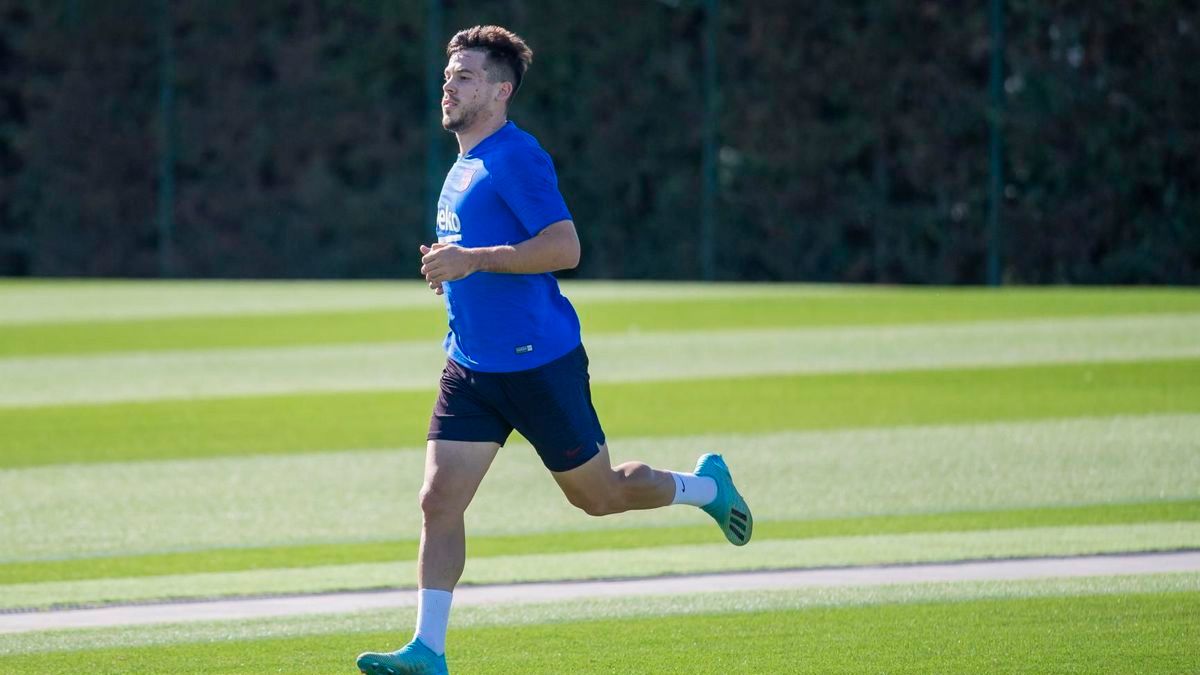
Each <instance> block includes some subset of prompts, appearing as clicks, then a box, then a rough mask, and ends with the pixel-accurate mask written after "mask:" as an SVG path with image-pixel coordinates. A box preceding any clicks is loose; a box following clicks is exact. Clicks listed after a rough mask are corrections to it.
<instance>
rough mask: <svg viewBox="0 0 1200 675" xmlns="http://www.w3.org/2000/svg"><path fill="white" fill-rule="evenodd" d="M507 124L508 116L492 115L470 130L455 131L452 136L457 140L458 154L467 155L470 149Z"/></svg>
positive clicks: (502, 114)
mask: <svg viewBox="0 0 1200 675" xmlns="http://www.w3.org/2000/svg"><path fill="white" fill-rule="evenodd" d="M507 122H508V116H507V115H505V114H504V112H500V113H497V114H496V115H492V116H490V117H488V118H487V119H482V120H479V121H478V122H476V123H475V124H473V125H472V126H471V128H470V129H465V130H463V131H456V132H455V133H454V135H455V136H456V137H457V138H458V152H459V153H460V154H463V155H465V154H467V153H468V152H470V151H471V148H473V147H475V146H476V145H479V142H480V141H482V140H483V139H485V138H487V137H488V136H491V135H492V134H494V133H496V130H498V129H499V128H500V127H502V126H504V125H505V124H506V123H507Z"/></svg>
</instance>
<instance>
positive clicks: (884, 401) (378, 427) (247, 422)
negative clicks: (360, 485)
mask: <svg viewBox="0 0 1200 675" xmlns="http://www.w3.org/2000/svg"><path fill="white" fill-rule="evenodd" d="M593 398H594V399H595V402H596V406H597V408H598V410H599V412H600V416H601V421H602V422H603V424H604V427H605V429H606V431H607V432H608V434H609V436H610V437H613V438H619V437H622V436H626V437H628V436H680V435H691V434H703V433H767V432H772V431H784V430H806V429H839V428H854V427H875V426H897V425H913V424H953V423H966V422H987V421H1000V420H1021V419H1031V420H1032V419H1046V418H1055V417H1079V416H1093V415H1095V416H1104V415H1117V414H1146V413H1171V412H1200V360H1196V359H1187V360H1169V361H1145V362H1135V363H1098V364H1071V365H1057V366H1041V367H1033V366H1029V367H1019V368H993V369H988V368H977V369H965V370H932V371H904V372H894V373H862V374H833V375H808V376H780V377H747V378H730V379H710V380H694V381H671V382H636V383H622V384H606V385H597V386H596V387H595V388H594V391H593ZM433 402H434V393H433V392H432V391H429V392H383V393H380V392H370V393H336V394H313V395H294V396H270V397H247V398H229V399H205V400H196V401H159V402H149V403H119V404H103V405H71V406H61V407H49V408H40V407H39V408H5V409H0V429H2V430H3V433H2V434H0V467H20V466H37V465H46V464H56V463H64V462H103V461H121V460H147V459H166V458H183V457H215V456H228V455H247V454H262V453H298V452H306V451H319V450H342V449H358V448H381V447H412V446H420V445H423V444H424V438H425V432H426V428H427V425H428V420H429V414H430V411H431V409H432V406H433Z"/></svg>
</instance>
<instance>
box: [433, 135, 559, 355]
mask: <svg viewBox="0 0 1200 675" xmlns="http://www.w3.org/2000/svg"><path fill="white" fill-rule="evenodd" d="M560 220H571V213H570V212H569V211H568V210H567V205H566V203H565V202H563V198H562V194H561V193H559V191H558V178H557V176H555V173H554V164H553V163H552V162H551V161H550V156H549V155H547V154H546V151H545V150H543V149H542V147H541V146H540V145H538V142H537V140H536V139H535V138H534V137H533V136H530V135H529V134H527V133H525V132H524V131H522V130H521V129H519V128H517V125H515V124H513V123H512V122H508V123H507V124H505V125H504V126H503V127H501V128H500V129H499V130H497V131H496V132H495V133H494V134H492V135H491V136H488V137H487V138H485V139H483V140H482V141H480V142H479V144H478V145H476V146H475V147H474V148H471V150H470V151H469V152H467V153H466V154H464V155H459V157H458V161H456V162H455V163H454V166H453V167H451V168H450V173H449V174H447V175H446V182H445V183H444V184H443V185H442V194H441V196H440V197H438V213H437V237H438V241H440V242H443V243H453V244H458V245H459V246H463V247H465V248H478V247H482V246H501V245H514V244H519V243H521V242H523V241H525V240H527V239H530V238H531V237H533V236H535V235H536V234H537V233H538V232H541V231H542V230H543V229H545V227H546V226H547V225H552V224H554V223H556V222H558V221H560ZM442 288H443V289H444V292H445V296H444V297H445V299H446V313H447V314H448V315H449V319H450V331H449V332H448V333H447V334H446V342H445V347H446V353H447V354H448V355H449V356H450V358H452V359H454V360H455V361H457V362H458V363H460V364H462V365H463V366H465V367H467V368H470V369H472V370H478V371H484V372H493V373H504V372H513V371H518V370H527V369H529V368H536V367H538V366H541V365H544V364H546V363H549V362H550V361H553V360H554V359H556V358H558V357H560V356H563V355H565V354H567V353H568V352H570V351H571V350H572V349H574V348H575V347H578V346H579V343H580V336H579V317H578V316H576V314H575V308H574V307H572V306H571V303H570V302H568V301H567V299H566V298H565V297H564V296H563V294H562V293H561V292H560V291H559V289H558V281H557V280H555V278H554V275H552V274H548V273H547V274H496V273H491V272H476V273H475V274H472V275H470V276H468V277H467V278H465V279H460V280H458V281H451V282H446V283H444V284H442Z"/></svg>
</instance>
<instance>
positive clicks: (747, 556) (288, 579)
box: [0, 522, 1200, 608]
mask: <svg viewBox="0 0 1200 675" xmlns="http://www.w3.org/2000/svg"><path fill="white" fill-rule="evenodd" d="M752 546H753V549H741V548H737V547H733V546H730V545H729V544H727V543H725V542H721V543H714V544H697V545H688V546H665V547H655V548H648V549H626V550H620V551H587V552H582V553H551V554H537V555H513V556H493V557H490V558H486V559H483V560H472V559H471V558H470V557H469V556H468V560H467V567H466V571H465V572H464V573H463V578H462V583H464V584H494V583H516V582H526V581H565V580H575V579H605V578H614V577H646V576H658V575H668V574H698V573H704V572H723V571H748V570H766V569H794V568H810V567H827V566H841V565H875V564H889V563H918V562H944V561H952V560H977V559H989V558H1020V557H1032V556H1069V555H1089V554H1101V553H1117V552H1136V551H1170V550H1179V549H1192V548H1200V523H1196V522H1180V523H1141V524H1133V525H1091V526H1082V527H1048V528H1029V529H1014V530H995V531H987V532H938V533H921V534H901V535H874V536H866V537H831V538H823V537H822V538H814V539H800V540H791V539H785V540H769V541H764V542H761V543H753V544H752ZM415 586H416V569H415V565H413V564H412V563H408V564H396V563H356V564H349V565H329V566H321V567H309V568H293V569H268V570H252V571H245V572H220V573H212V574H183V575H164V576H156V577H139V578H129V579H97V580H85V581H63V582H44V583H32V584H9V585H4V586H0V608H16V607H51V606H56V605H77V604H94V603H97V604H102V603H111V602H129V601H145V600H159V599H166V598H195V597H220V596H237V595H263V594H274V593H306V592H321V591H335V590H348V589H367V588H388V587H405V588H413V587H415Z"/></svg>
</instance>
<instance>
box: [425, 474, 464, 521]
mask: <svg viewBox="0 0 1200 675" xmlns="http://www.w3.org/2000/svg"><path fill="white" fill-rule="evenodd" d="M417 500H418V503H419V504H420V506H421V515H422V516H424V517H425V520H438V519H440V518H448V517H450V518H458V517H461V516H462V514H463V511H465V510H466V509H465V508H463V507H460V506H459V505H458V503H457V500H456V499H455V498H454V495H452V494H450V491H448V490H446V489H445V488H444V487H439V486H437V485H436V484H433V483H428V482H427V483H425V484H424V485H422V486H421V493H420V495H419V496H418V497H417Z"/></svg>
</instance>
